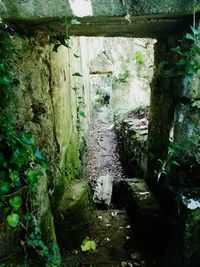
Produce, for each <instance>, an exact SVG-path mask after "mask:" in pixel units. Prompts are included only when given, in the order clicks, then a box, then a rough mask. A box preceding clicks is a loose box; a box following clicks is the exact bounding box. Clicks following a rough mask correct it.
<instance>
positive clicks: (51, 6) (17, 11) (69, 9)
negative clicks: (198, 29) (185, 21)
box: [0, 0, 200, 21]
mask: <svg viewBox="0 0 200 267" xmlns="http://www.w3.org/2000/svg"><path fill="white" fill-rule="evenodd" d="M125 3H127V4H125ZM127 12H128V13H129V14H130V15H132V16H147V15H160V16H161V17H163V16H165V15H166V14H167V16H174V15H180V16H185V15H189V14H192V13H193V12H196V13H198V12H200V1H199V0H162V1H160V0H139V1H138V0H109V1H108V0H15V1H13V0H0V17H1V18H3V19H8V20H10V19H15V20H17V21H23V20H24V21H27V20H30V21H31V20H32V21H38V20H40V19H41V18H42V19H46V18H51V19H55V18H66V17H69V16H76V17H86V16H91V17H118V16H125V15H126V13H127Z"/></svg>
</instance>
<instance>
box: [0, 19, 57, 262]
mask: <svg viewBox="0 0 200 267" xmlns="http://www.w3.org/2000/svg"><path fill="white" fill-rule="evenodd" d="M16 36H18V34H17V33H16V32H15V31H14V30H13V29H12V28H10V27H9V26H8V25H6V24H5V23H3V22H2V21H0V51H1V52H0V213H1V217H0V224H1V225H5V224H7V227H10V231H12V229H13V228H15V229H16V228H17V229H19V231H21V230H23V232H24V235H23V236H22V237H21V246H22V248H23V250H24V252H25V258H26V261H27V262H29V252H28V251H30V248H32V251H35V254H36V255H37V256H38V259H39V260H40V261H41V262H44V263H45V264H46V266H57V265H59V263H60V256H59V249H58V246H57V244H52V245H49V244H48V246H47V245H46V244H45V243H44V241H43V240H42V233H41V229H40V222H39V218H38V217H39V207H40V203H39V200H38V189H37V183H38V181H39V179H41V177H43V176H45V175H46V170H47V168H48V165H47V163H46V161H45V158H44V157H43V155H42V153H41V151H40V150H39V148H38V147H37V145H36V142H35V141H34V139H33V137H32V135H31V133H27V132H25V131H23V130H22V129H20V130H17V129H15V127H14V123H13V121H14V117H13V114H12V112H10V111H9V109H10V107H11V105H12V103H13V101H14V95H15V94H14V90H17V89H18V88H17V87H18V86H19V84H20V82H19V80H18V79H17V78H15V77H13V73H12V72H13V62H12V61H13V59H12V58H13V56H15V55H17V54H18V51H17V49H16V47H15V45H14V39H15V37H16ZM14 54H15V55H14ZM26 266H27V265H26Z"/></svg>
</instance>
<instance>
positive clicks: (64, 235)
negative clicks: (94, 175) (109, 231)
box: [55, 180, 92, 249]
mask: <svg viewBox="0 0 200 267" xmlns="http://www.w3.org/2000/svg"><path fill="white" fill-rule="evenodd" d="M91 222H92V206H91V202H90V192H89V186H88V183H87V181H85V180H81V181H80V180H76V181H73V182H72V183H71V185H70V186H69V187H68V188H67V190H66V191H65V192H64V195H63V196H62V199H61V201H60V202H59V206H58V207H57V211H56V216H55V226H56V234H57V239H58V243H59V245H60V247H61V248H65V249H73V248H79V247H80V245H81V243H82V241H83V239H84V238H85V236H86V235H87V234H88V229H89V225H90V223H91Z"/></svg>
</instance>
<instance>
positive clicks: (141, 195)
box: [122, 178, 169, 257]
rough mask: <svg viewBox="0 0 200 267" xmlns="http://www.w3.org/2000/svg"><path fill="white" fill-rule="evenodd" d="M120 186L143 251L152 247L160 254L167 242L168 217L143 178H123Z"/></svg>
mask: <svg viewBox="0 0 200 267" xmlns="http://www.w3.org/2000/svg"><path fill="white" fill-rule="evenodd" d="M122 188H123V190H122V191H123V192H124V194H127V202H126V207H127V212H128V215H129V218H130V221H131V223H132V224H133V225H135V227H136V234H137V237H138V238H137V240H138V242H139V244H140V245H141V247H142V248H143V249H144V251H148V250H151V249H152V250H154V251H157V253H158V254H159V255H161V254H162V253H164V249H165V246H166V242H167V237H168V232H169V218H168V217H167V216H166V214H165V212H164V210H163V209H162V208H161V206H160V204H159V202H158V200H157V199H156V197H155V196H154V195H153V194H152V192H151V191H150V189H149V187H148V185H147V184H146V182H145V180H143V179H138V178H133V179H124V180H122ZM158 257H159V256H158Z"/></svg>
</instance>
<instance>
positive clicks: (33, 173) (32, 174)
mask: <svg viewBox="0 0 200 267" xmlns="http://www.w3.org/2000/svg"><path fill="white" fill-rule="evenodd" d="M39 176H41V172H38V171H37V170H33V169H31V170H29V171H28V173H27V180H28V182H29V183H30V184H35V183H36V182H37V180H38V177H39Z"/></svg>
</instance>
